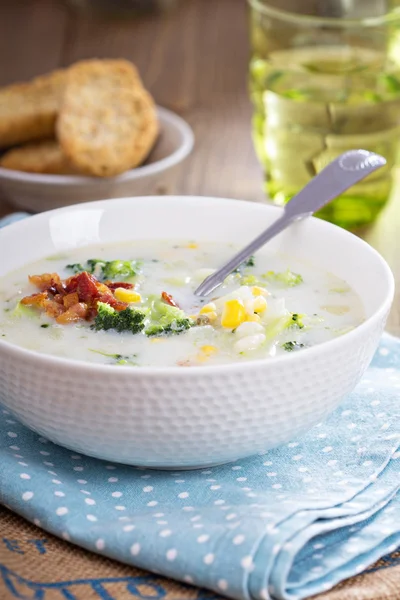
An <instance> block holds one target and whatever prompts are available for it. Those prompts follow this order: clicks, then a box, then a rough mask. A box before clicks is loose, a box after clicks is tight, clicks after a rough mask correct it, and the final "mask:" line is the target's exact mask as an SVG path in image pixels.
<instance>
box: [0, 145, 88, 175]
mask: <svg viewBox="0 0 400 600" xmlns="http://www.w3.org/2000/svg"><path fill="white" fill-rule="evenodd" d="M0 167H3V168H5V169H12V170H14V171H26V172H28V173H47V174H52V175H71V174H77V170H76V169H75V167H73V166H72V165H71V163H70V162H69V160H68V159H67V157H66V156H65V154H64V153H63V151H62V150H61V147H60V145H59V144H58V142H56V140H44V141H40V142H32V143H30V144H26V145H24V146H20V147H18V148H13V149H12V150H8V152H6V153H5V154H3V156H2V157H1V158H0Z"/></svg>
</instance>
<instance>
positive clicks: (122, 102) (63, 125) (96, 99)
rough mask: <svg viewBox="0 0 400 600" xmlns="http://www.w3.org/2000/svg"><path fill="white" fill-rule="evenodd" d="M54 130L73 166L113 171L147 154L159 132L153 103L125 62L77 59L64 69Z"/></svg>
mask: <svg viewBox="0 0 400 600" xmlns="http://www.w3.org/2000/svg"><path fill="white" fill-rule="evenodd" d="M56 132H57V138H58V140H59V143H60V145H61V148H62V150H63V152H64V154H65V155H66V156H67V158H68V160H69V161H70V163H71V164H72V165H74V166H75V168H76V169H77V170H79V171H80V172H81V173H85V174H87V175H95V176H98V177H112V176H116V175H119V174H120V173H123V172H124V171H127V170H129V169H132V168H134V167H137V166H138V165H140V164H141V163H142V162H143V160H144V159H145V158H146V156H147V155H148V154H149V152H150V150H151V149H152V147H153V145H154V143H155V141H156V138H157V135H158V120H157V113H156V107H155V104H154V101H153V98H152V97H151V95H150V94H149V93H148V92H147V91H146V90H145V89H144V87H143V84H142V82H141V79H140V76H139V74H138V72H137V70H136V68H135V67H134V65H132V64H131V63H130V62H128V61H125V60H88V61H81V62H79V63H76V64H74V65H73V66H72V67H70V68H69V69H68V73H67V78H66V85H65V89H64V94H63V100H62V103H61V107H60V113H59V117H58V120H57V125H56Z"/></svg>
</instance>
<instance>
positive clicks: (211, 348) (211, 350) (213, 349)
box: [200, 345, 218, 356]
mask: <svg viewBox="0 0 400 600" xmlns="http://www.w3.org/2000/svg"><path fill="white" fill-rule="evenodd" d="M200 350H201V351H202V352H203V354H206V355H207V356H211V355H212V354H217V353H218V348H217V347H216V346H210V345H206V346H202V347H201V348H200Z"/></svg>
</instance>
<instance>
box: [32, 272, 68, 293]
mask: <svg viewBox="0 0 400 600" xmlns="http://www.w3.org/2000/svg"><path fill="white" fill-rule="evenodd" d="M29 281H30V283H32V284H33V285H35V286H36V287H37V288H39V290H40V291H41V292H44V290H47V289H49V288H52V287H55V286H56V285H59V284H60V283H61V279H60V276H59V275H57V273H43V275H30V276H29Z"/></svg>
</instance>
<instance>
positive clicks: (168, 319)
mask: <svg viewBox="0 0 400 600" xmlns="http://www.w3.org/2000/svg"><path fill="white" fill-rule="evenodd" d="M193 325H194V322H193V321H192V320H191V319H188V318H187V317H186V316H185V313H184V312H183V310H181V309H180V308H177V307H176V306H170V305H169V304H166V303H165V302H163V301H162V300H160V299H159V298H156V299H153V300H152V302H151V312H150V324H149V325H148V326H147V327H146V330H145V334H146V335H147V336H149V337H150V336H154V335H171V334H178V333H182V331H186V330H187V329H189V328H190V327H192V326H193Z"/></svg>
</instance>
